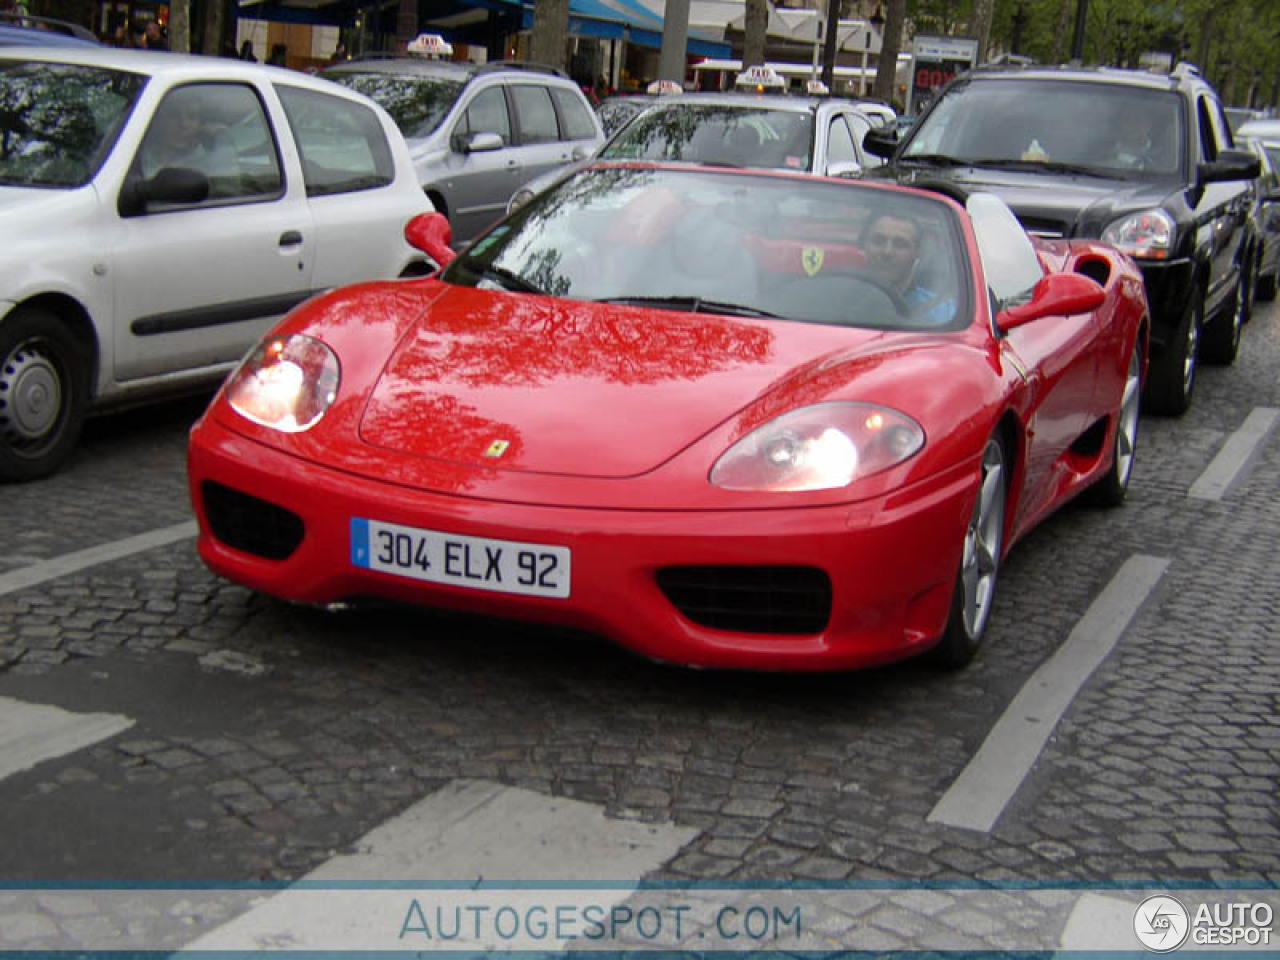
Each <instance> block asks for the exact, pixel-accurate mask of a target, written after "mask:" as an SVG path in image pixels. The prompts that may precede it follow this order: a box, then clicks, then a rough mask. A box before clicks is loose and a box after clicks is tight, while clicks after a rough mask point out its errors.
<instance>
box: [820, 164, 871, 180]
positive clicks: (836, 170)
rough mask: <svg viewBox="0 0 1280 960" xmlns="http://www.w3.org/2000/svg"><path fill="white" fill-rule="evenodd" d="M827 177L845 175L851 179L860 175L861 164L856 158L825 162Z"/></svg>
mask: <svg viewBox="0 0 1280 960" xmlns="http://www.w3.org/2000/svg"><path fill="white" fill-rule="evenodd" d="M827 176H828V177H846V178H848V179H853V178H855V177H860V176H862V164H860V163H858V161H857V160H838V161H836V162H835V163H829V164H827Z"/></svg>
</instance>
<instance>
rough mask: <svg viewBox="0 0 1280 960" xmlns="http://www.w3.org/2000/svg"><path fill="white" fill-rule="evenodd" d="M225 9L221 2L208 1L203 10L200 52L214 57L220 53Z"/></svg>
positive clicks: (218, 0) (215, 0) (220, 0)
mask: <svg viewBox="0 0 1280 960" xmlns="http://www.w3.org/2000/svg"><path fill="white" fill-rule="evenodd" d="M225 10H226V7H225V5H224V4H223V2H222V0H208V3H206V4H205V8H204V39H203V41H202V42H201V44H200V47H201V52H203V53H205V54H207V55H209V56H211V57H216V56H217V55H218V54H219V53H221V52H222V24H223V22H224V21H225V17H224V13H225Z"/></svg>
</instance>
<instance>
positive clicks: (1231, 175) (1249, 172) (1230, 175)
mask: <svg viewBox="0 0 1280 960" xmlns="http://www.w3.org/2000/svg"><path fill="white" fill-rule="evenodd" d="M1261 172H1262V161H1261V160H1259V159H1258V156H1257V154H1255V153H1253V152H1252V151H1249V150H1223V151H1222V152H1221V153H1220V154H1218V159H1217V160H1215V161H1213V163H1202V164H1200V166H1198V167H1197V168H1196V179H1197V180H1199V181H1200V183H1219V182H1221V181H1223V180H1252V179H1253V178H1254V177H1256V176H1258V174H1260V173H1261Z"/></svg>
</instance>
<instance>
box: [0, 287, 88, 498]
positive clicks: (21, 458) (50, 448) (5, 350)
mask: <svg viewBox="0 0 1280 960" xmlns="http://www.w3.org/2000/svg"><path fill="white" fill-rule="evenodd" d="M88 403H89V369H88V364H87V362H86V360H85V357H84V352H83V350H82V349H81V348H80V345H79V344H78V343H77V342H76V338H75V337H74V336H73V335H72V334H71V331H69V330H68V329H67V327H66V325H65V324H64V323H62V321H61V320H59V319H58V318H57V317H56V316H54V315H53V314H52V313H49V312H48V311H45V310H39V309H36V308H33V307H19V308H18V309H16V310H14V311H13V312H12V313H11V314H9V316H7V317H5V318H4V320H2V321H0V480H8V481H15V480H16V481H24V480H35V479H38V478H40V477H44V476H48V475H49V474H51V473H53V472H54V471H55V470H57V469H58V467H60V466H62V464H63V462H64V461H66V459H67V457H69V456H70V455H71V451H72V450H73V449H75V445H76V441H77V440H78V439H79V438H80V430H81V428H82V427H83V426H84V417H85V411H86V410H87V408H88Z"/></svg>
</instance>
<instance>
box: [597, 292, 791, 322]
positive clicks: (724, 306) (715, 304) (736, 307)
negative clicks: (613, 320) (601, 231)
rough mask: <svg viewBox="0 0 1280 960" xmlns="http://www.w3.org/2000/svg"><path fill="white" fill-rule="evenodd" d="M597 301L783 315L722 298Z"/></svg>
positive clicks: (693, 310)
mask: <svg viewBox="0 0 1280 960" xmlns="http://www.w3.org/2000/svg"><path fill="white" fill-rule="evenodd" d="M594 302H595V303H620V304H625V305H626V306H629V307H663V308H665V309H667V310H688V311H689V312H690V313H725V314H728V315H730V316H734V317H767V318H771V319H774V320H780V319H782V318H781V317H779V316H778V314H776V313H770V312H769V311H768V310H757V309H756V308H755V307H748V306H746V305H745V304H741V303H726V302H724V301H722V300H705V299H703V298H702V297H601V298H600V299H599V300H596V301H594Z"/></svg>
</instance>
